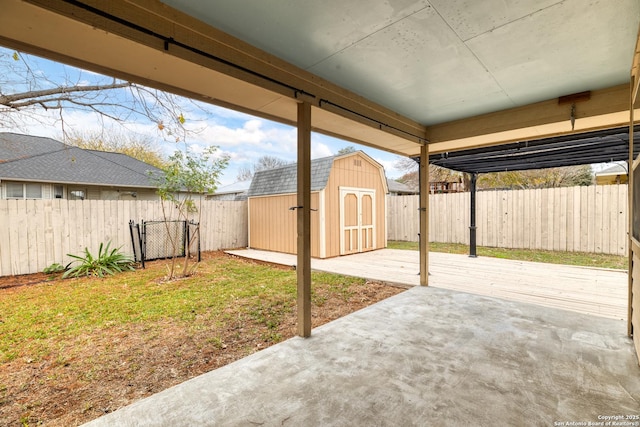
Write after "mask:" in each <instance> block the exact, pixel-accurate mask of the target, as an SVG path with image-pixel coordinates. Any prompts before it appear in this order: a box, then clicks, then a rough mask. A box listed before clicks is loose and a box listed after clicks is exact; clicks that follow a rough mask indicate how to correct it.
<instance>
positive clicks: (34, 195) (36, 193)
mask: <svg viewBox="0 0 640 427" xmlns="http://www.w3.org/2000/svg"><path fill="white" fill-rule="evenodd" d="M24 187H25V195H26V196H25V199H42V185H40V184H25V185H24Z"/></svg>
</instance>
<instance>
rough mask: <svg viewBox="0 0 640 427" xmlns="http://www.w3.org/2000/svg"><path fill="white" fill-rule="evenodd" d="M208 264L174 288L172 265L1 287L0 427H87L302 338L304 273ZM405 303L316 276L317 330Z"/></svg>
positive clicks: (236, 262)
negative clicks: (380, 305)
mask: <svg viewBox="0 0 640 427" xmlns="http://www.w3.org/2000/svg"><path fill="white" fill-rule="evenodd" d="M203 255H204V259H203V262H202V263H201V266H200V267H199V269H198V272H197V274H196V275H195V276H194V277H191V278H188V279H183V280H178V281H174V282H170V283H163V282H162V281H161V280H160V279H161V278H162V276H163V275H164V274H165V273H166V269H165V264H166V262H155V263H150V264H149V265H148V266H147V269H145V270H136V271H133V272H126V273H122V274H119V275H116V276H112V277H107V278H104V279H97V278H80V279H66V280H59V279H56V280H51V281H44V282H41V283H37V284H30V285H23V286H14V285H15V283H12V282H11V280H12V278H3V280H2V282H0V425H24V426H26V425H41V424H45V425H48V426H71V425H79V424H81V423H83V422H86V421H88V420H91V419H94V418H97V417H99V416H100V415H103V414H105V413H108V412H111V411H114V410H116V409H117V408H119V407H122V406H124V405H126V404H128V403H131V402H132V401H134V400H137V399H140V398H143V397H145V396H148V395H150V394H153V393H156V392H158V391H161V390H163V389H165V388H168V387H170V386H172V385H174V384H178V383H180V382H183V381H185V380H186V379H188V378H192V377H194V376H197V375H199V374H201V373H204V372H207V371H210V370H212V369H215V368H217V367H220V366H222V365H225V364H228V363H229V362H232V361H234V360H237V359H239V358H242V357H245V356H247V355H249V354H251V353H253V352H255V351H258V350H261V349H263V348H266V347H268V346H270V345H272V344H274V343H277V342H279V341H282V340H284V339H286V338H289V337H292V336H294V335H295V331H296V329H295V325H296V313H295V309H296V307H295V305H296V274H295V271H293V270H292V269H289V268H278V267H274V266H270V265H265V264H258V263H255V262H250V261H245V260H240V259H236V258H233V257H231V256H228V255H225V254H222V253H209V254H203ZM38 277H40V278H42V277H43V276H42V275H40V276H38ZM45 278H46V277H45ZM13 280H14V281H21V282H22V281H24V277H18V278H13ZM401 291H402V290H401V289H398V288H393V287H390V286H385V285H382V284H378V283H370V282H369V283H366V282H365V281H364V280H361V279H355V278H351V277H344V276H339V275H333V274H326V273H313V295H312V302H313V308H312V316H313V317H312V322H313V326H314V327H315V326H318V325H320V324H322V323H326V322H328V321H330V320H333V319H335V318H338V317H341V316H344V315H345V314H348V313H350V312H352V311H355V310H358V309H360V308H362V307H364V306H367V305H369V304H372V303H374V302H376V301H379V300H381V299H384V298H387V297H389V296H391V295H394V294H396V293H398V292H401Z"/></svg>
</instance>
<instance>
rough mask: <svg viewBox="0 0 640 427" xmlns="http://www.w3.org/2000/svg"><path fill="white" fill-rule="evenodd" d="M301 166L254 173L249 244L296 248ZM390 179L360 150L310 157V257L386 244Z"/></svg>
mask: <svg viewBox="0 0 640 427" xmlns="http://www.w3.org/2000/svg"><path fill="white" fill-rule="evenodd" d="M296 191H297V165H295V164H293V165H287V166H283V167H280V168H276V169H269V170H264V171H259V172H256V174H255V176H254V177H253V181H252V182H251V187H250V188H249V194H248V205H249V247H251V248H255V249H265V250H271V251H276V252H285V253H296V251H297V246H296V236H297V228H296V221H297V215H296V211H295V208H296V206H297V204H298V203H297V196H296ZM387 192H388V190H387V180H386V178H385V175H384V169H383V167H382V166H381V165H380V164H379V163H378V162H376V161H375V160H373V159H372V158H371V157H369V156H368V155H366V154H365V153H363V152H362V151H356V152H353V153H349V154H344V155H338V156H333V157H325V158H322V159H316V160H313V161H312V162H311V209H312V211H311V256H313V257H317V258H328V257H334V256H338V255H346V254H351V253H356V252H363V251H370V250H374V249H379V248H384V247H386V244H387V230H386V194H387Z"/></svg>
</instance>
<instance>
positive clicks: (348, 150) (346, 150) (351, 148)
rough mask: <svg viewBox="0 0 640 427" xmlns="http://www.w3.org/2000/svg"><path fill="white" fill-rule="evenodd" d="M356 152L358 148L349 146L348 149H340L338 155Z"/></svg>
mask: <svg viewBox="0 0 640 427" xmlns="http://www.w3.org/2000/svg"><path fill="white" fill-rule="evenodd" d="M356 151H358V150H356V147H354V146H353V145H347V146H346V147H342V148H341V149H339V150H338V152H337V153H336V155H338V156H342V155H343V154H349V153H355V152H356Z"/></svg>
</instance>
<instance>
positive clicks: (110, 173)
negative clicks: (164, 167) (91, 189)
mask: <svg viewBox="0 0 640 427" xmlns="http://www.w3.org/2000/svg"><path fill="white" fill-rule="evenodd" d="M150 173H152V174H158V173H162V172H161V171H160V169H158V168H156V167H154V166H151V165H149V164H147V163H144V162H141V161H139V160H136V159H134V158H132V157H129V156H127V155H125V154H120V153H108V152H99V151H93V150H83V149H81V148H77V147H72V146H69V145H66V144H63V143H61V142H59V141H56V140H54V139H51V138H42V137H35V136H28V135H19V134H15V133H0V179H3V180H28V181H44V182H57V183H82V184H93V185H109V186H129V187H150V188H154V187H156V185H155V184H154V182H153V181H152V180H151V179H150V177H149V174H150Z"/></svg>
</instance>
